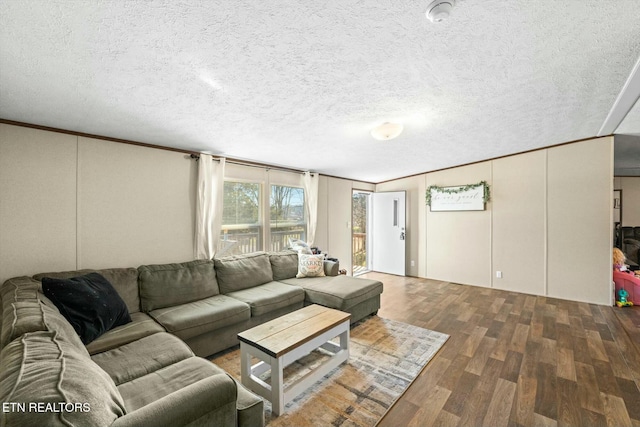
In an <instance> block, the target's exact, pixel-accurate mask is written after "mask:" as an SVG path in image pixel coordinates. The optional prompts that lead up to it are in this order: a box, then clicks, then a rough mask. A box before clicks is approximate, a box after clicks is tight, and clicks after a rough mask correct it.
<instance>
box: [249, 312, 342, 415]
mask: <svg viewBox="0 0 640 427" xmlns="http://www.w3.org/2000/svg"><path fill="white" fill-rule="evenodd" d="M310 307H311V306H310ZM303 310H304V309H303ZM339 313H341V312H339ZM346 316H347V317H346V318H345V319H344V320H340V321H339V323H337V324H336V325H335V326H333V327H331V328H330V329H328V330H326V331H324V332H322V333H320V334H317V335H315V336H313V337H312V338H309V336H300V337H299V339H300V341H299V342H298V343H296V344H294V345H293V346H292V347H291V348H289V349H286V350H285V351H282V352H279V353H274V352H273V351H270V350H269V349H266V348H262V347H261V346H260V344H259V343H255V342H252V341H251V340H249V339H246V338H244V339H243V337H241V336H240V335H242V334H243V333H241V334H240V335H239V338H240V358H241V361H240V370H241V375H242V384H243V385H244V386H245V387H247V388H249V389H250V390H251V391H253V392H254V393H256V394H258V395H260V396H262V397H263V398H265V399H267V400H269V401H270V402H271V405H272V410H271V411H272V413H273V414H274V415H276V416H277V415H280V414H282V413H283V412H284V406H285V405H286V404H287V403H288V402H290V401H291V400H292V399H293V398H294V397H296V396H297V395H299V394H300V393H302V392H303V391H304V390H306V389H307V388H309V387H310V386H312V385H313V384H314V383H315V382H316V381H318V380H319V379H320V378H322V377H323V376H325V375H326V374H328V373H329V372H331V371H332V370H333V369H335V368H336V367H338V366H339V365H340V364H341V363H343V362H345V361H347V360H348V359H349V317H348V314H346ZM276 320H277V319H276ZM336 337H340V340H339V341H340V342H339V344H336V343H334V342H331V341H330V340H332V339H334V338H336ZM318 348H322V349H324V350H326V351H328V352H329V353H330V354H331V356H330V357H329V358H328V359H327V360H325V361H324V362H323V363H322V364H320V365H319V366H317V367H316V368H315V369H313V370H311V371H310V372H309V373H307V374H306V375H305V376H303V377H302V378H299V379H297V380H296V381H295V382H293V383H292V384H288V385H287V386H286V387H285V386H284V374H283V371H284V368H285V367H286V366H288V365H290V364H291V363H293V362H295V361H296V360H299V359H301V358H302V357H304V356H306V355H307V354H309V353H311V352H312V351H313V350H316V349H318ZM252 357H255V358H257V359H259V362H258V363H256V364H254V365H251V359H252ZM269 370H271V374H270V381H269V382H268V383H267V382H266V381H263V380H262V379H261V378H259V376H260V375H262V374H264V373H266V372H268V371H269Z"/></svg>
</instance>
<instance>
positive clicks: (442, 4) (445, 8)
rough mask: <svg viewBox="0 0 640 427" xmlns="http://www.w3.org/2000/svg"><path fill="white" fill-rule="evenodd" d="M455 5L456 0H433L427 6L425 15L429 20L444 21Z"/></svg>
mask: <svg viewBox="0 0 640 427" xmlns="http://www.w3.org/2000/svg"><path fill="white" fill-rule="evenodd" d="M455 5H456V0H435V1H432V2H431V3H430V4H429V6H427V11H426V12H425V15H427V18H428V19H429V21H431V22H441V21H444V20H445V19H447V18H448V17H449V15H451V11H452V10H453V6H455Z"/></svg>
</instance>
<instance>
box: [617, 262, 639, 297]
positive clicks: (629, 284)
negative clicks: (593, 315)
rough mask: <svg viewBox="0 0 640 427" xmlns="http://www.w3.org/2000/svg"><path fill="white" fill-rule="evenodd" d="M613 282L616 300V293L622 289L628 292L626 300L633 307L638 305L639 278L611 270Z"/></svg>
mask: <svg viewBox="0 0 640 427" xmlns="http://www.w3.org/2000/svg"><path fill="white" fill-rule="evenodd" d="M613 281H614V282H615V284H616V300H617V299H618V291H619V290H620V289H621V288H624V289H625V290H626V291H627V292H629V297H628V300H629V301H631V302H633V304H634V305H640V278H638V277H635V276H634V275H633V274H629V273H623V272H622V271H617V270H613Z"/></svg>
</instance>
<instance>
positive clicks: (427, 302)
mask: <svg viewBox="0 0 640 427" xmlns="http://www.w3.org/2000/svg"><path fill="white" fill-rule="evenodd" d="M361 277H368V278H375V279H378V280H381V281H382V282H383V283H384V293H383V294H382V307H381V309H380V311H379V312H378V315H379V316H380V317H384V318H388V319H394V320H399V321H402V322H406V323H410V324H412V325H416V326H421V327H424V328H428V329H432V330H435V331H439V332H444V333H446V334H449V335H450V336H451V337H450V338H449V341H448V342H447V343H446V344H445V345H444V347H443V348H442V349H441V350H440V352H439V353H438V354H437V355H436V356H435V357H434V358H433V360H432V361H431V362H430V363H429V364H428V365H427V367H426V368H425V369H424V370H423V372H422V373H421V374H420V376H419V377H418V378H417V379H416V380H415V381H414V383H413V384H412V385H411V386H410V387H409V388H408V389H407V391H406V393H405V394H404V395H403V396H402V397H401V398H400V399H399V400H398V401H397V402H396V404H395V405H394V406H393V407H392V408H391V409H390V410H389V412H388V413H387V414H386V415H385V416H384V417H383V418H382V420H380V422H379V423H378V425H379V426H380V427H387V426H392V427H398V426H424V427H428V426H631V427H640V307H633V308H617V307H606V306H599V305H594V304H586V303H578V302H572V301H565V300H559V299H553V298H546V297H537V296H531V295H526V294H520V293H516V292H507V291H500V290H495V289H487V288H481V287H474V286H465V285H456V284H452V283H448V282H439V281H434V280H427V279H417V278H412V277H398V276H391V275H385V274H380V273H368V274H366V275H363V276H361Z"/></svg>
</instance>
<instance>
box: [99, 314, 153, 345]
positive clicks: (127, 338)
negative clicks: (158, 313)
mask: <svg viewBox="0 0 640 427" xmlns="http://www.w3.org/2000/svg"><path fill="white" fill-rule="evenodd" d="M164 331H165V329H164V328H163V327H162V326H161V325H160V324H158V322H156V321H155V320H153V319H152V318H151V317H150V316H149V315H147V314H145V313H141V312H138V313H131V323H127V324H126V325H122V326H118V327H116V328H113V329H111V330H110V331H108V332H106V333H105V334H104V335H101V336H100V337H98V338H97V339H96V340H94V341H91V342H90V343H89V344H88V345H87V351H89V354H96V353H100V352H103V351H107V350H111V349H112V348H116V347H118V346H121V345H124V344H128V343H130V342H132V341H135V340H139V339H140V338H144V337H146V336H149V335H153V334H156V333H158V332H164Z"/></svg>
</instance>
